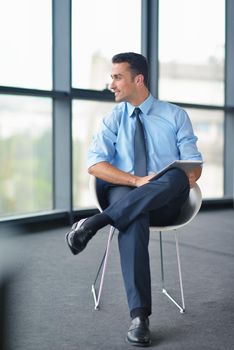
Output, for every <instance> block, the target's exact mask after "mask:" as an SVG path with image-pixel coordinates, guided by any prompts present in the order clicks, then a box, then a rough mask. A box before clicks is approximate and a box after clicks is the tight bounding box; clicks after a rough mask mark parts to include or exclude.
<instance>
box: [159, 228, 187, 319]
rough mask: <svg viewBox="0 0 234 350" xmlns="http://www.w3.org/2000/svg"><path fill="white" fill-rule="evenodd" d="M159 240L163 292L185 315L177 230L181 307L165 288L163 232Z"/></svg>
mask: <svg viewBox="0 0 234 350" xmlns="http://www.w3.org/2000/svg"><path fill="white" fill-rule="evenodd" d="M159 240H160V257H161V278H162V292H163V294H165V295H166V296H167V297H168V298H169V299H170V300H171V301H172V302H173V303H174V304H175V305H176V306H177V307H178V309H179V310H180V313H184V312H185V303H184V290H183V282H182V273H181V264H180V252H179V243H178V237H177V233H176V230H175V243H176V255H177V264H178V271H179V281H180V292H181V300H182V306H180V305H179V304H178V303H177V301H176V300H175V299H174V298H173V297H172V296H171V295H170V294H169V293H168V291H167V290H166V288H165V278H164V266H163V249H162V232H161V231H160V232H159Z"/></svg>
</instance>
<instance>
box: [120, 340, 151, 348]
mask: <svg viewBox="0 0 234 350" xmlns="http://www.w3.org/2000/svg"><path fill="white" fill-rule="evenodd" d="M125 341H126V343H128V344H130V345H132V346H138V347H141V348H147V347H149V346H150V345H151V340H150V341H149V343H138V342H131V341H130V340H128V338H127V337H126V338H125Z"/></svg>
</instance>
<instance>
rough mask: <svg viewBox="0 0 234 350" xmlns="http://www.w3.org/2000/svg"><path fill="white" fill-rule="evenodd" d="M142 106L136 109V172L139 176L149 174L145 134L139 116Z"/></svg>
mask: <svg viewBox="0 0 234 350" xmlns="http://www.w3.org/2000/svg"><path fill="white" fill-rule="evenodd" d="M140 112H141V110H140V108H135V109H134V115H135V119H136V131H135V136H134V174H135V175H137V176H145V175H147V159H146V145H145V135H144V128H143V125H142V122H141V120H140V118H139V114H140Z"/></svg>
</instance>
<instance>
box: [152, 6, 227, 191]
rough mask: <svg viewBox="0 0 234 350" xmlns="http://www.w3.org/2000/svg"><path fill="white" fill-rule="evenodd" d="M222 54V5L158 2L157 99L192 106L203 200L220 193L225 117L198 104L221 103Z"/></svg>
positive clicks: (222, 180) (223, 28)
mask: <svg viewBox="0 0 234 350" xmlns="http://www.w3.org/2000/svg"><path fill="white" fill-rule="evenodd" d="M224 56H225V1H223V0H216V1H213V0H206V1H203V0H189V1H187V0H160V1H159V84H158V86H159V98H160V99H164V100H168V101H172V102H178V103H190V104H193V105H194V108H193V109H190V110H188V112H189V115H190V117H191V119H192V123H193V126H194V130H195V133H196V135H197V136H198V148H199V150H200V151H201V152H202V155H203V157H204V166H203V173H202V177H201V179H200V180H199V183H200V185H201V189H202V193H203V198H217V197H223V195H224V113H223V112H220V111H217V110H215V109H211V110H207V109H204V110H201V109H196V104H199V105H206V106H223V105H224ZM213 174H215V176H214V175H213Z"/></svg>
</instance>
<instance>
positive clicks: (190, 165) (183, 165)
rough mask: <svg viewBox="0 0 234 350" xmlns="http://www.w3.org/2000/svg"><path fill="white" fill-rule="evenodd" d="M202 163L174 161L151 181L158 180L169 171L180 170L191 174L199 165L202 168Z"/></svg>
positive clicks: (198, 161) (196, 161)
mask: <svg viewBox="0 0 234 350" xmlns="http://www.w3.org/2000/svg"><path fill="white" fill-rule="evenodd" d="M202 163H203V162H202V161H201V160H174V161H173V162H172V163H170V164H168V165H167V166H166V167H165V168H163V169H162V170H160V171H159V172H158V173H157V174H156V175H155V176H154V177H152V179H150V181H152V180H155V179H158V178H159V177H161V176H162V175H163V174H165V172H167V171H168V170H169V169H172V168H180V169H182V170H184V171H185V172H189V171H191V170H193V169H194V168H196V167H197V166H199V165H200V166H201V165H202Z"/></svg>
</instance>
